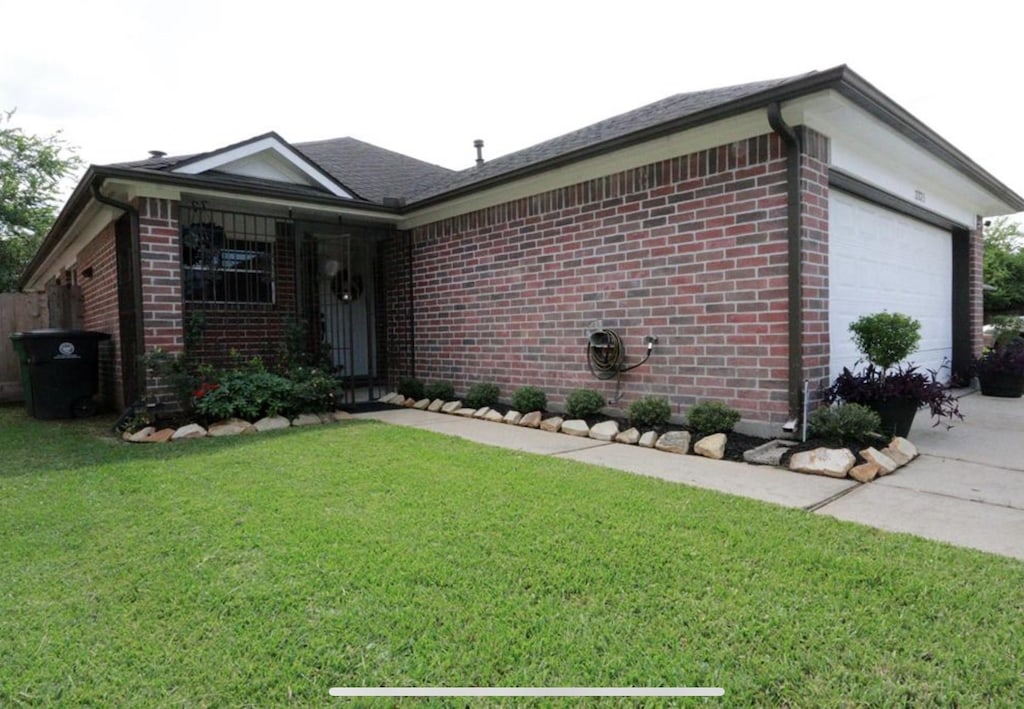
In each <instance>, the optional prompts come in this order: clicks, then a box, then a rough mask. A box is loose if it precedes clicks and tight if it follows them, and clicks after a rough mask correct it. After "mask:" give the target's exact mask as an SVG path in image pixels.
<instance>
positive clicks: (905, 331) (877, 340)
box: [850, 311, 921, 373]
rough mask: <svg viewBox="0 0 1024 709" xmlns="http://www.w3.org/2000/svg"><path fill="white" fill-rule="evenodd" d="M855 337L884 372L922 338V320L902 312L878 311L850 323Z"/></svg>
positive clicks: (911, 351)
mask: <svg viewBox="0 0 1024 709" xmlns="http://www.w3.org/2000/svg"><path fill="white" fill-rule="evenodd" d="M850 332H851V333H852V334H853V341H854V343H855V344H856V345H857V349H858V350H860V352H861V354H863V355H864V356H865V357H867V358H868V362H870V363H872V364H874V365H875V366H877V367H881V369H882V371H883V373H884V372H885V370H887V369H890V368H892V366H893V365H894V364H896V363H897V362H900V361H902V360H904V359H906V358H907V357H909V356H910V355H911V354H912V353H913V352H915V351H916V350H917V345H918V343H920V342H921V323H920V322H918V321H917V320H914V318H912V317H910V316H909V315H903V314H902V313H887V312H884V311H883V312H881V313H874V314H873V315H864V316H862V317H860V318H858V319H856V320H854V321H853V322H852V323H850Z"/></svg>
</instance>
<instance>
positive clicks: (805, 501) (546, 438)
mask: <svg viewBox="0 0 1024 709" xmlns="http://www.w3.org/2000/svg"><path fill="white" fill-rule="evenodd" d="M960 408H961V411H963V413H964V416H965V417H966V421H963V422H960V423H958V424H957V425H956V426H955V427H954V428H953V429H951V430H948V431H947V430H946V429H945V427H942V426H940V427H938V428H931V419H930V418H929V417H928V416H926V412H919V413H918V416H917V419H916V420H915V422H914V429H913V430H912V431H911V435H910V439H911V440H912V441H913V442H914V443H915V444H916V445H917V447H918V449H919V450H920V451H921V453H922V455H921V456H920V457H918V458H917V459H916V460H914V461H913V462H911V463H910V464H909V465H907V466H905V467H903V468H901V469H900V470H898V471H897V472H896V473H894V474H892V475H889V476H886V477H884V478H880V479H878V480H876V481H875V482H873V483H869V484H867V485H861V484H859V483H857V482H855V481H853V480H848V479H847V480H836V479H834V478H827V477H820V476H815V475H803V474H801V473H791V472H789V471H786V470H782V469H779V468H772V467H765V466H754V465H746V464H743V463H732V462H727V461H717V460H709V459H707V458H701V457H700V456H694V455H687V456H680V455H673V454H671V453H664V452H662V451H657V450H652V449H649V448H639V447H637V446H626V445H622V444H619V443H604V442H601V441H595V440H591V439H589V438H577V437H574V436H567V435H565V434H561V433H548V432H546V431H539V430H536V429H528V428H522V427H519V426H508V425H504V424H500V423H491V422H487V421H480V420H475V419H468V418H463V417H459V416H449V415H446V414H435V413H430V412H426V411H417V410H412V409H394V410H386V411H375V412H371V413H362V414H357V417H359V418H368V419H375V420H379V421H384V422H386V423H391V424H396V425H400V426H413V427H416V428H422V429H426V430H430V431H436V432H437V433H443V434H448V435H452V436H459V437H461V438H465V439H468V440H471V441H476V442H478V443H484V444H487V445H492V446H499V447H502V448H509V449H512V450H521V451H525V452H529V453H538V454H541V455H552V456H559V457H562V458H569V459H572V460H578V461H580V462H583V463H592V464H594V465H601V466H605V467H608V468H615V469H618V470H624V471H627V472H630V473H634V474H637V475H647V476H651V477H657V478H662V479H663V480H670V481H672V482H679V483H685V484H687V485H694V486H697V487H703V488H708V489H711V490H716V491H719V492H725V493H729V494H732V495H740V496H743V497H751V498H754V499H758V500H763V501H765V502H773V503H776V504H780V505H785V506H787V507H797V508H802V509H806V510H809V511H812V512H814V513H815V514H826V515H831V516H833V517H837V518H839V519H844V520H850V521H853V522H860V523H862V524H867V525H870V526H873V527H878V528H880V529H885V530H889V531H894V532H908V533H910V534H916V535H918V536H921V537H927V538H929V539H936V540H939V541H944V542H949V543H951V544H956V545H959V546H965V547H972V548H975V549H981V550H983V551H988V552H992V553H995V554H1002V555H1005V556H1012V557H1016V558H1018V559H1024V435H1022V434H1024V399H995V398H992V397H983V396H981V395H980V394H971V395H968V396H965V397H964V398H963V399H962V400H961V406H960Z"/></svg>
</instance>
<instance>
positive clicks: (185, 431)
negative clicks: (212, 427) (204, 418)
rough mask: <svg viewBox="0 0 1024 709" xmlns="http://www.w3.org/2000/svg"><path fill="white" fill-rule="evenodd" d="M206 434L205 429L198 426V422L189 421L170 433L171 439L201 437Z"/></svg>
mask: <svg viewBox="0 0 1024 709" xmlns="http://www.w3.org/2000/svg"><path fill="white" fill-rule="evenodd" d="M205 435H206V429H205V428H203V427H202V426H200V425H199V424H198V423H190V424H186V425H184V426H182V427H181V428H179V429H178V430H177V431H175V432H174V434H173V435H171V440H172V441H180V440H183V439H186V438H203V437H204V436H205Z"/></svg>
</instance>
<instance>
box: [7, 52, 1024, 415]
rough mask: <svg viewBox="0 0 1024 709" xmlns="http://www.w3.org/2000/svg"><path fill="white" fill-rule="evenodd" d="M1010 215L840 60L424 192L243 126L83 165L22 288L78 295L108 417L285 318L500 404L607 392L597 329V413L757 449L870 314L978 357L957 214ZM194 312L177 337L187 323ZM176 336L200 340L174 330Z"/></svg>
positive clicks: (947, 351)
mask: <svg viewBox="0 0 1024 709" xmlns="http://www.w3.org/2000/svg"><path fill="white" fill-rule="evenodd" d="M1017 211H1024V198H1022V197H1021V196H1020V195H1018V194H1016V193H1015V192H1013V191H1012V190H1010V189H1009V188H1008V187H1007V186H1005V185H1004V184H1002V183H1001V182H999V181H998V180H997V179H995V178H994V177H993V176H992V175H990V174H989V173H987V172H986V171H985V170H983V169H982V168H981V167H980V166H978V165H977V164H975V163H974V162H972V161H971V160H970V159H969V158H967V157H966V156H965V155H964V154H963V153H961V152H960V151H958V150H957V149H956V148H954V147H953V146H952V145H950V144H949V143H947V142H946V141H945V140H943V139H942V138H941V137H939V136H938V135H936V134H935V133H934V132H933V131H932V130H930V129H929V128H928V127H927V126H925V125H923V124H922V123H921V122H920V121H918V120H917V119H915V118H914V117H913V116H911V115H910V114H908V113H907V112H906V111H905V110H904V109H902V108H901V107H899V106H898V105H897V104H895V103H894V102H893V101H892V100H891V99H889V98H888V97H886V96H884V95H883V94H881V93H880V92H879V91H878V90H877V89H875V88H874V87H873V86H871V85H870V84H869V83H867V82H866V81H865V80H864V79H862V78H861V77H860V76H858V75H857V74H855V73H854V72H852V71H851V70H850V69H848V68H846V67H845V66H840V67H836V68H834V69H830V70H827V71H821V72H814V73H810V74H806V75H802V76H797V77H791V78H787V79H780V80H775V81H764V82H758V83H753V84H745V85H741V86H733V87H728V88H723V89H713V90H709V91H699V92H694V93H688V94H680V95H677V96H672V97H670V98H667V99H664V100H662V101H658V102H656V103H653V104H650V105H648V106H644V107H642V108H638V109H636V110H634V111H630V112H628V113H625V114H622V115H620V116H616V117H614V118H610V119H608V120H605V121H602V122H600V123H597V124H594V125H592V126H588V127H586V128H582V129H580V130H578V131H575V132H572V133H569V134H566V135H563V136H561V137H558V138H554V139H552V140H549V141H547V142H545V143H541V144H539V145H535V146H533V147H531V148H527V149H525V150H521V151H519V152H516V153H512V154H510V155H506V156H503V157H500V158H497V159H495V160H492V161H489V162H486V163H482V164H479V165H477V166H476V167H472V168H470V169H467V170H462V171H451V170H447V169H445V168H442V167H438V166H436V165H430V164H427V163H424V162H421V161H419V160H415V159H413V158H410V157H406V156H404V155H399V154H397V153H394V152H391V151H388V150H384V149H382V148H378V147H375V146H372V145H368V144H366V143H362V142H360V141H358V140H354V139H352V138H341V139H338V140H326V141H319V142H313V143H298V144H289V143H287V142H286V141H284V140H283V139H282V138H281V137H280V136H278V135H276V134H274V133H270V134H267V135H263V136H258V137H256V138H252V139H250V140H246V141H243V142H240V143H237V144H235V145H230V146H227V147H224V148H220V149H217V150H213V151H211V152H206V153H200V154H196V155H191V156H182V157H167V156H163V155H159V154H157V155H154V156H153V157H151V158H150V159H147V160H142V161H139V162H133V163H122V164H117V165H107V166H92V167H90V168H89V170H88V171H87V172H86V174H85V176H84V177H83V178H82V181H81V182H80V183H79V185H78V187H77V189H76V190H75V192H74V194H73V195H72V196H71V198H70V199H69V201H68V203H67V205H66V206H65V207H64V209H63V211H62V212H61V214H60V216H59V218H58V220H57V222H56V224H55V226H54V228H53V230H52V231H51V232H50V234H49V235H48V236H47V237H46V239H45V241H44V243H43V245H42V247H41V248H40V250H39V252H38V254H36V256H35V258H34V260H33V261H32V263H31V265H30V266H29V268H28V269H27V271H26V273H25V275H24V278H23V281H22V285H23V287H24V289H25V290H29V291H41V290H43V289H45V288H46V287H47V285H48V284H51V286H52V284H53V283H54V282H55V281H56V282H58V283H61V284H72V283H73V284H77V286H78V287H79V288H80V289H81V293H82V297H83V299H84V318H85V322H84V325H85V327H87V328H89V329H95V330H102V331H105V332H110V333H112V334H113V349H112V352H111V353H110V361H109V379H110V381H111V383H112V387H111V391H110V393H111V396H112V397H113V399H114V400H115V401H116V402H117V403H119V404H124V403H126V402H127V403H130V402H131V401H132V400H134V399H135V398H137V397H139V396H141V395H143V394H144V393H145V394H149V395H154V394H160V393H161V390H160V389H158V388H157V386H156V382H154V381H153V380H152V379H151V378H150V376H149V375H148V374H147V373H146V372H145V371H144V369H143V368H141V367H140V366H139V365H138V357H139V355H141V354H143V353H145V352H148V351H151V350H152V349H153V348H155V347H160V348H164V349H165V350H168V351H172V352H173V351H180V350H181V349H182V348H183V346H184V345H185V342H186V337H187V336H188V337H190V338H192V340H193V342H192V344H191V346H192V347H193V348H194V350H195V352H196V353H197V354H199V355H201V356H203V357H205V358H207V359H215V360H221V361H223V360H225V359H226V358H227V357H228V355H229V352H230V351H232V350H236V351H238V352H239V353H241V354H243V355H246V356H249V355H253V354H263V355H273V354H274V353H276V352H278V351H280V349H281V348H282V346H283V343H284V341H285V338H286V337H288V336H289V335H294V334H295V333H296V330H295V327H294V326H295V324H296V323H307V324H308V325H309V327H310V333H309V337H308V340H307V346H309V347H311V348H312V347H315V346H316V343H317V342H324V343H327V346H328V347H329V348H330V350H331V357H332V358H333V361H334V363H335V364H336V365H337V366H338V368H339V371H340V372H341V373H342V374H343V375H344V376H345V377H346V380H345V381H346V382H347V383H348V384H351V385H353V386H365V385H366V384H368V383H373V384H385V383H387V384H389V385H390V386H394V384H395V382H396V381H397V379H398V378H399V377H400V376H405V375H415V376H417V377H419V378H421V379H424V380H427V381H430V380H447V381H451V382H453V383H454V384H455V386H456V388H457V389H458V390H462V391H464V390H465V389H466V388H467V387H468V386H469V385H471V384H473V383H475V382H481V381H493V382H496V383H497V384H499V385H500V387H501V389H502V392H503V394H504V395H505V396H509V395H511V393H512V391H513V390H514V389H515V388H516V387H519V386H521V385H526V384H532V385H537V386H540V387H542V388H544V389H545V390H546V391H547V392H548V394H549V397H550V398H551V399H552V401H553V402H554V403H555V405H557V404H559V403H561V402H562V401H563V400H564V396H565V395H566V394H567V393H568V392H569V391H571V390H572V389H576V388H580V387H592V388H596V389H599V390H600V391H602V392H604V393H606V394H607V395H608V396H609V397H614V396H615V394H616V387H617V383H616V382H615V381H613V380H611V381H599V380H597V379H596V378H595V377H594V376H593V374H592V373H591V372H590V371H589V369H588V367H587V363H586V356H585V349H586V343H587V334H588V332H589V330H591V329H593V328H594V327H596V326H597V324H598V323H600V325H601V326H603V327H605V328H610V329H613V330H615V331H616V332H617V333H618V334H619V335H620V336H621V337H622V340H623V342H624V344H625V348H626V355H627V363H633V362H636V361H638V360H639V359H640V358H641V356H642V355H643V353H644V351H645V349H646V347H645V345H646V340H645V338H646V337H648V336H653V337H656V338H658V339H657V344H656V345H655V346H654V348H653V351H652V354H651V357H650V359H649V360H648V361H647V362H646V363H645V364H644V365H643V366H642V367H639V368H637V369H634V370H632V371H630V372H628V373H625V374H624V375H623V376H622V378H621V382H620V383H619V386H620V389H621V391H620V394H621V401H620V403H619V404H618V406H619V407H620V408H625V406H626V405H627V404H628V403H629V402H630V401H632V400H634V399H636V398H638V397H640V396H643V395H648V394H653V395H659V396H664V397H667V398H668V399H669V400H670V401H671V403H672V407H673V411H674V412H675V413H682V412H685V409H686V408H687V407H688V406H689V405H691V404H693V403H694V402H697V401H700V400H703V399H719V400H722V401H725V402H727V403H728V404H730V405H732V406H734V407H736V408H737V409H739V410H740V411H741V412H742V414H743V416H744V420H745V422H746V423H747V424H748V428H749V429H753V430H756V431H760V432H772V433H774V432H777V431H778V429H779V427H780V426H782V424H783V423H784V422H786V421H787V420H789V419H791V418H793V417H795V416H797V415H798V414H799V412H800V409H801V404H802V402H801V396H802V391H803V386H804V382H805V381H806V382H808V383H809V387H810V391H811V393H812V396H813V395H814V394H815V392H816V391H817V389H818V387H819V386H820V385H821V384H823V383H826V382H827V381H828V380H829V379H830V378H831V377H832V376H833V375H834V374H835V373H836V372H837V371H839V370H841V368H842V367H843V366H852V365H853V364H854V363H855V361H856V359H857V353H856V350H855V348H854V347H853V345H852V343H851V340H850V337H849V333H848V331H847V326H848V324H849V322H850V321H851V320H852V319H854V318H856V317H857V316H859V315H862V314H865V313H869V312H875V311H879V310H883V309H888V310H890V311H901V312H905V313H909V314H910V315H913V316H914V317H916V318H918V319H919V320H920V321H921V323H922V334H923V339H922V344H921V351H920V352H919V353H918V354H917V355H915V357H914V359H915V361H917V362H919V363H920V364H923V365H925V366H928V367H934V368H938V367H940V366H941V365H942V364H943V362H947V363H951V366H952V368H953V370H960V371H962V370H963V369H964V368H965V367H966V366H967V364H968V361H969V358H970V356H971V354H972V352H974V351H977V350H978V349H979V348H980V346H981V341H982V333H981V326H982V320H981V288H982V283H981V218H982V217H985V216H993V215H999V214H1007V213H1012V212H1017ZM197 313H201V314H202V315H201V317H197V316H196V314H197ZM200 326H201V327H200Z"/></svg>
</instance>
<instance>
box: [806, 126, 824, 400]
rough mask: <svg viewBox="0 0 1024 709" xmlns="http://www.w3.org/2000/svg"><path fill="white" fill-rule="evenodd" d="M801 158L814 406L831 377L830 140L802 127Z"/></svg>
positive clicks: (809, 371) (808, 353) (809, 367)
mask: <svg viewBox="0 0 1024 709" xmlns="http://www.w3.org/2000/svg"><path fill="white" fill-rule="evenodd" d="M801 134H802V137H803V154H802V156H801V160H800V191H801V200H802V204H801V226H800V230H801V247H802V268H801V284H802V289H803V335H802V341H803V366H804V379H805V380H806V381H807V382H808V383H809V384H810V386H809V395H810V396H809V399H810V402H811V408H812V409H813V408H814V406H815V404H816V403H817V402H818V401H819V399H820V396H819V392H820V390H821V387H822V386H827V385H828V383H829V382H828V379H829V357H830V355H831V351H830V338H829V318H828V307H829V303H828V286H829V283H828V196H829V195H828V165H829V147H830V146H829V140H828V138H827V137H825V136H823V135H822V134H820V133H817V132H815V131H813V130H810V129H806V128H804V129H802V130H801Z"/></svg>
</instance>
